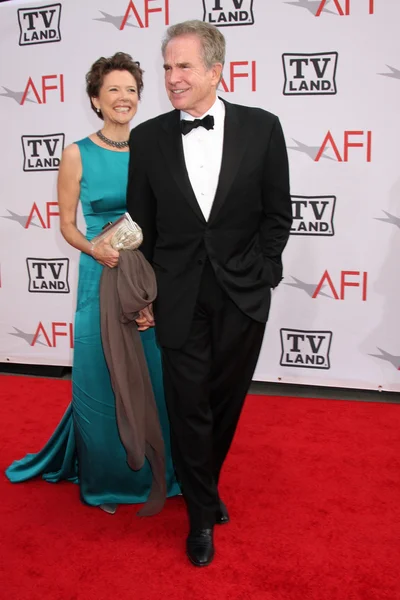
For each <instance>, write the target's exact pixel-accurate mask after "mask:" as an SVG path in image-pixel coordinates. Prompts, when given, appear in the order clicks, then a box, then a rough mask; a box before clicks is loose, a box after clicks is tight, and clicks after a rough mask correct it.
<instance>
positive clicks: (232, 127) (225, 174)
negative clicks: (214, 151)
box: [208, 101, 247, 222]
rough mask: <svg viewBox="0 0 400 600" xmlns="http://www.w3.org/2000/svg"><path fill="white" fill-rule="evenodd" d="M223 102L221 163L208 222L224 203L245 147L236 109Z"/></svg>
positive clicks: (243, 134) (245, 138) (232, 105)
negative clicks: (223, 121) (223, 122)
mask: <svg viewBox="0 0 400 600" xmlns="http://www.w3.org/2000/svg"><path fill="white" fill-rule="evenodd" d="M223 102H224V104H225V125H224V144H223V150H222V162H221V170H220V174H219V180H218V186H217V191H216V193H215V198H214V202H213V205H212V209H211V213H210V217H209V219H208V222H211V221H212V220H213V219H215V217H216V215H217V214H218V212H219V210H220V208H221V206H222V205H223V203H224V202H225V200H226V197H227V195H228V192H229V190H230V187H231V185H232V183H233V180H234V179H235V177H236V175H237V173H238V170H239V165H240V162H241V160H242V158H243V156H244V153H245V150H246V145H247V136H246V128H245V127H244V124H243V123H242V124H241V123H240V122H239V117H238V115H237V107H236V106H235V105H234V104H229V102H225V101H223Z"/></svg>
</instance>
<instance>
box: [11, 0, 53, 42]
mask: <svg viewBox="0 0 400 600" xmlns="http://www.w3.org/2000/svg"><path fill="white" fill-rule="evenodd" d="M60 18H61V4H48V5H47V6H39V7H38V8H33V7H32V8H19V9H18V23H19V29H20V36H19V45H20V46H28V45H31V44H49V43H51V42H60V41H61V33H60Z"/></svg>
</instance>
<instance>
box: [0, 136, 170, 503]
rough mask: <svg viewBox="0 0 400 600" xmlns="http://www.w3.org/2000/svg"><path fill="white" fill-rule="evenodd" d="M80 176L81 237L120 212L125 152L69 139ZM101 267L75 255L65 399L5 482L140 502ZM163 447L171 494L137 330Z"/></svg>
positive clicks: (156, 368) (143, 495) (152, 349)
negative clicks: (75, 487) (109, 340)
mask: <svg viewBox="0 0 400 600" xmlns="http://www.w3.org/2000/svg"><path fill="white" fill-rule="evenodd" d="M77 144H78V146H79V150H80V154H81V160H82V167H83V174H82V180H81V193H80V200H81V202H82V208H83V214H84V217H85V221H86V227H87V231H86V237H87V239H89V240H90V239H91V238H93V237H94V236H95V235H97V234H98V233H100V232H101V230H102V227H103V226H104V225H105V224H106V223H108V222H109V221H115V219H117V218H118V217H120V216H121V215H122V214H123V213H124V212H125V209H126V202H125V197H126V185H127V177H128V160H129V153H128V152H115V151H113V150H106V149H104V148H101V147H100V146H97V145H96V144H95V143H94V142H92V141H91V140H90V138H85V139H83V140H81V141H79V142H77ZM102 269H103V267H102V266H101V265H100V264H99V263H98V262H97V261H95V260H94V259H93V258H92V257H91V256H89V255H87V254H84V253H82V254H81V257H80V263H79V283H78V295H77V310H76V315H75V338H74V359H73V367H72V402H71V404H70V405H69V406H68V408H67V411H66V413H65V414H64V416H63V418H62V420H61V422H60V423H59V425H58V426H57V428H56V430H55V432H54V433H53V435H52V436H51V438H50V439H49V441H48V442H47V444H46V445H45V446H44V448H43V449H42V450H41V451H40V452H38V453H37V454H28V455H26V456H25V457H24V458H22V459H21V460H17V461H15V462H14V463H12V465H11V466H10V467H8V469H7V470H6V475H7V477H8V478H9V480H10V481H12V482H15V483H17V482H21V481H26V480H27V479H31V478H32V477H36V476H42V477H43V479H45V480H46V481H50V482H57V481H60V480H69V481H73V482H76V483H79V488H80V495H81V499H82V501H83V502H84V503H85V504H89V505H92V506H99V505H101V504H110V503H115V504H135V503H142V502H145V501H146V500H147V496H148V494H149V491H150V485H151V479H152V474H151V469H150V466H149V464H148V462H147V461H146V463H145V465H144V466H143V468H142V469H141V470H140V471H132V470H131V469H130V468H129V467H128V465H127V462H126V453H125V449H124V447H123V446H122V444H121V441H120V438H119V434H118V429H117V423H116V417H115V399H114V394H113V391H112V388H111V383H110V376H109V372H108V368H107V365H106V362H105V358H104V354H103V348H102V343H101V335H100V301H99V284H100V276H101V272H102ZM140 335H141V340H142V343H143V348H144V352H145V356H146V360H147V365H148V368H149V373H150V377H151V382H152V385H153V390H154V395H155V399H156V403H157V407H158V411H159V417H160V422H161V427H162V431H163V436H164V442H165V451H166V477H167V489H168V496H174V495H176V494H179V492H180V490H179V487H178V484H177V483H176V480H175V476H174V469H173V465H172V459H171V451H170V438H169V423H168V416H167V412H166V406H165V400H164V390H163V383H162V371H161V358H160V352H159V349H158V346H157V344H156V339H155V334H154V329H148V330H147V331H144V332H141V334H140Z"/></svg>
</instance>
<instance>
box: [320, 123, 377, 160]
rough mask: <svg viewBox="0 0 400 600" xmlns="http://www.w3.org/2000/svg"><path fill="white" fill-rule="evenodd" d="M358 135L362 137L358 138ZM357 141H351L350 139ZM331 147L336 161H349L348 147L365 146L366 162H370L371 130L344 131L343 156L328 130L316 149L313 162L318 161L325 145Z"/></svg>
mask: <svg viewBox="0 0 400 600" xmlns="http://www.w3.org/2000/svg"><path fill="white" fill-rule="evenodd" d="M360 137H362V139H361V140H360ZM354 138H356V139H358V140H359V141H351V140H352V139H354ZM329 145H330V147H331V148H332V150H333V152H334V153H335V155H336V158H337V160H338V162H349V148H365V158H366V161H367V162H371V157H372V131H345V132H344V139H343V157H342V156H341V154H340V152H339V148H338V146H339V144H336V142H335V140H334V138H333V135H332V134H331V132H330V131H328V133H327V134H326V136H325V138H324V141H323V142H322V146H321V147H320V149H319V150H318V153H317V155H316V157H315V159H314V160H315V162H318V161H319V160H320V158H321V156H322V155H323V153H324V151H325V150H326V148H327V146H329Z"/></svg>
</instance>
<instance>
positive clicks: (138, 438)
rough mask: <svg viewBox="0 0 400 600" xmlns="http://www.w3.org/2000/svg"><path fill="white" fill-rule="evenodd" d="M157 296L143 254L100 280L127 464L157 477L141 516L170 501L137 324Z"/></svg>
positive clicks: (124, 254)
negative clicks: (146, 467)
mask: <svg viewBox="0 0 400 600" xmlns="http://www.w3.org/2000/svg"><path fill="white" fill-rule="evenodd" d="M156 295H157V287H156V280H155V275H154V271H153V269H152V267H151V266H150V264H149V263H148V262H147V260H146V259H145V258H144V256H143V254H142V253H141V252H140V251H139V250H123V251H121V252H120V255H119V262H118V267H115V268H114V269H110V268H108V267H104V269H103V273H102V276H101V280H100V311H101V337H102V342H103V349H104V355H105V358H106V361H107V365H108V368H109V371H110V376H111V384H112V387H113V390H114V394H115V407H116V418H117V425H118V430H119V434H120V437H121V441H122V444H123V446H124V448H125V450H126V454H127V463H128V465H129V466H130V468H131V469H133V470H134V471H137V470H139V469H141V468H142V467H143V465H144V463H145V458H147V459H148V461H149V463H150V466H151V470H152V473H153V482H152V487H151V490H150V495H149V498H148V500H147V502H146V504H145V505H144V506H143V507H142V509H141V510H140V511H139V513H138V514H139V515H140V516H149V515H153V514H156V513H158V512H160V510H161V509H162V508H163V506H164V502H165V497H166V481H165V452H164V442H163V437H162V432H161V427H160V422H159V418H158V411H157V406H156V403H155V400H154V395H153V389H152V385H151V380H150V376H149V372H148V369H147V363H146V358H145V355H144V351H143V347H142V342H141V340H140V334H139V332H138V330H137V325H136V322H135V318H136V317H137V316H138V312H139V311H140V310H141V309H143V308H144V307H146V306H148V305H149V304H150V303H151V302H153V300H154V299H155V297H156Z"/></svg>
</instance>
